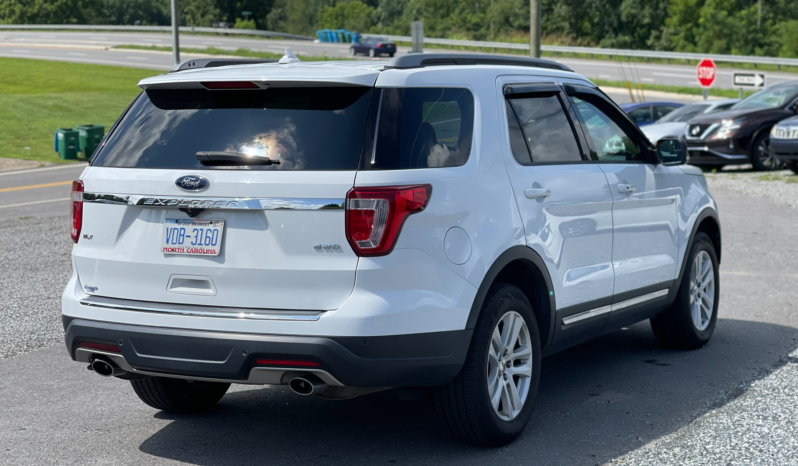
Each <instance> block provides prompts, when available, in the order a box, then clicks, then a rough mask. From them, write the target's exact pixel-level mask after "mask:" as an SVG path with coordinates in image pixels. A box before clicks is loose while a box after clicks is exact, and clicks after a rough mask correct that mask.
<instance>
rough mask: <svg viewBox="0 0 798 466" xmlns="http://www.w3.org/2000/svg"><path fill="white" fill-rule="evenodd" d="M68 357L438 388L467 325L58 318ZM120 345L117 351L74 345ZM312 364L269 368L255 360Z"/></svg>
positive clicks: (452, 372)
mask: <svg viewBox="0 0 798 466" xmlns="http://www.w3.org/2000/svg"><path fill="white" fill-rule="evenodd" d="M63 323H64V330H65V334H66V337H65V340H66V346H67V350H68V351H69V355H70V357H71V358H72V359H73V360H77V361H81V362H88V360H89V359H91V358H92V357H94V356H95V355H104V356H106V357H110V358H111V359H113V360H114V361H115V362H117V364H118V365H120V367H122V368H123V369H125V370H128V371H129V372H132V373H134V374H135V373H139V374H142V375H156V376H158V375H159V376H167V377H177V378H184V379H197V380H213V381H225V382H234V383H251V384H287V383H288V381H289V380H290V379H291V378H293V377H294V376H295V375H297V374H299V373H303V372H315V373H317V374H318V375H319V376H320V377H321V378H322V379H323V380H325V381H326V382H327V383H328V384H330V385H344V386H355V387H406V386H436V385H444V384H446V383H448V382H449V381H451V380H452V379H453V378H454V377H455V376H456V375H457V373H458V372H459V371H460V368H461V367H462V365H463V361H465V356H466V353H467V351H468V346H469V343H470V341H471V334H472V330H456V331H448V332H435V333H420V334H407V335H391V336H377V337H374V336H371V337H311V336H293V335H257V334H246V333H228V332H212V331H204V330H186V329H172V328H159V327H146V326H139V325H129V324H118V323H110V322H101V321H94V320H86V319H79V318H72V317H68V316H64V317H63ZM82 342H90V343H102V344H106V345H113V346H119V348H120V349H121V353H109V352H106V351H97V350H93V349H87V348H82V347H80V346H79V345H80V343H82ZM263 359H266V360H288V361H297V360H298V361H312V362H314V363H317V364H318V366H312V367H298V366H275V365H270V364H258V363H257V361H258V360H263Z"/></svg>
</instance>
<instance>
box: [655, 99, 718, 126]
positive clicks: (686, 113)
mask: <svg viewBox="0 0 798 466" xmlns="http://www.w3.org/2000/svg"><path fill="white" fill-rule="evenodd" d="M708 108H709V105H708V104H690V105H685V106H684V107H681V108H677V109H676V110H674V111H672V112H671V113H669V114H667V115H665V116H664V117H662V118H660V119H659V120H657V123H686V122H688V121H690V120H691V119H692V118H693V117H694V116H696V115H700V114H702V113H704V112H705V111H706V110H707V109H708Z"/></svg>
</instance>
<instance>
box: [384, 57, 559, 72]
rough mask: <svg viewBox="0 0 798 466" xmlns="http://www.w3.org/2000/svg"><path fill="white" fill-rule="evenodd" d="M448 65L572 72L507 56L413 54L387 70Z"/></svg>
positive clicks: (535, 60) (546, 62)
mask: <svg viewBox="0 0 798 466" xmlns="http://www.w3.org/2000/svg"><path fill="white" fill-rule="evenodd" d="M447 65H505V66H507V65H509V66H529V67H533V68H548V69H550V70H558V71H570V72H573V70H572V69H571V68H568V67H567V66H565V65H561V64H559V63H557V62H553V61H549V60H541V59H540V58H528V57H511V56H506V55H488V54H485V53H411V54H407V55H401V56H398V57H394V58H392V59H391V61H389V62H388V64H387V65H385V69H399V70H405V69H409V68H424V67H427V66H447Z"/></svg>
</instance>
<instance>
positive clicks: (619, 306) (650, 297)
mask: <svg viewBox="0 0 798 466" xmlns="http://www.w3.org/2000/svg"><path fill="white" fill-rule="evenodd" d="M669 290H670V288H666V289H664V290H659V291H655V292H653V293H648V294H644V295H643V296H638V297H637V298H632V299H627V300H626V301H621V302H620V303H616V304H613V305H612V311H613V312H615V311H618V310H621V309H625V308H627V307H630V306H634V305H636V304H640V303H644V302H646V301H651V300H654V299H657V298H662V297H663V296H666V295H667V294H668V291H669Z"/></svg>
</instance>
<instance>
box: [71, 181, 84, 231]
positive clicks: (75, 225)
mask: <svg viewBox="0 0 798 466" xmlns="http://www.w3.org/2000/svg"><path fill="white" fill-rule="evenodd" d="M71 198H72V231H71V234H72V241H74V242H75V243H77V242H78V238H80V229H81V227H82V226H83V182H82V181H73V182H72V196H71Z"/></svg>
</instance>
